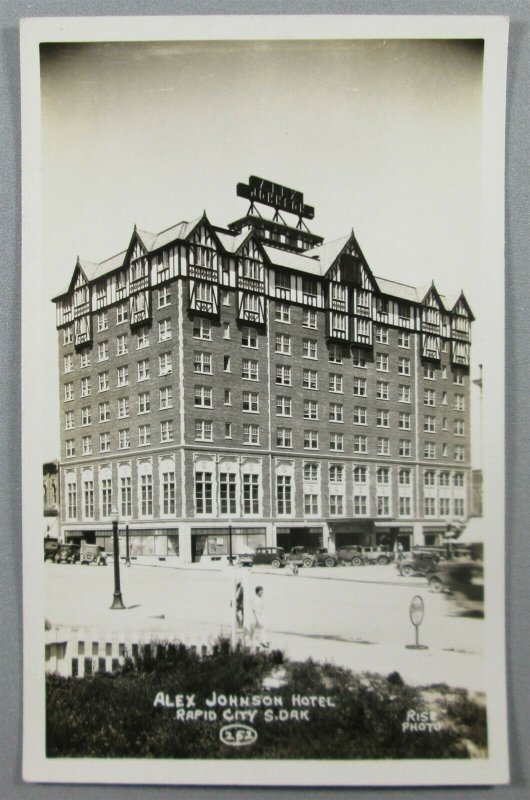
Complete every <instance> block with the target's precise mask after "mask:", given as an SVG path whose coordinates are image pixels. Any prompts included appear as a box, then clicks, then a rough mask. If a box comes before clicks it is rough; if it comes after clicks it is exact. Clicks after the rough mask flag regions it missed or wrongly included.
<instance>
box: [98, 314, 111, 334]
mask: <svg viewBox="0 0 530 800" xmlns="http://www.w3.org/2000/svg"><path fill="white" fill-rule="evenodd" d="M108 327H109V319H108V317H107V312H106V311H101V312H100V313H99V314H98V315H97V317H96V328H97V331H98V333H101V331H106V330H107V328H108Z"/></svg>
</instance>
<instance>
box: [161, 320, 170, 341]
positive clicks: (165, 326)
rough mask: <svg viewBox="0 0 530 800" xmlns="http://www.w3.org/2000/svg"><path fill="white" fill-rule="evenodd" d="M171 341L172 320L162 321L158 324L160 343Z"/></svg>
mask: <svg viewBox="0 0 530 800" xmlns="http://www.w3.org/2000/svg"><path fill="white" fill-rule="evenodd" d="M168 339H171V320H170V319H161V320H160V322H159V323H158V341H159V342H167V340H168Z"/></svg>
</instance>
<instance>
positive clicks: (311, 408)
mask: <svg viewBox="0 0 530 800" xmlns="http://www.w3.org/2000/svg"><path fill="white" fill-rule="evenodd" d="M304 419H318V403H317V401H316V400H304Z"/></svg>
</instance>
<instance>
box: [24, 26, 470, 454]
mask: <svg viewBox="0 0 530 800" xmlns="http://www.w3.org/2000/svg"><path fill="white" fill-rule="evenodd" d="M482 55H483V52H482V46H481V44H479V43H478V42H465V41H461V42H456V41H452V42H451V41H428V42H427V41H414V42H413V41H405V40H393V41H390V40H387V41H380V40H379V41H378V40H375V41H322V42H318V41H313V42H309V41H307V42H306V41H296V42H295V41H286V42H279V41H277V42H265V41H264V42H237V41H235V42H229V43H227V42H159V43H109V44H60V45H45V46H43V47H42V49H41V77H42V186H43V197H42V201H43V202H42V207H43V253H42V270H43V273H42V275H43V282H42V285H43V298H44V302H45V303H47V301H48V298H51V297H52V296H54V295H55V294H57V293H59V292H60V291H63V290H64V289H65V288H66V287H67V285H68V282H69V280H70V277H71V273H72V270H73V267H74V264H75V260H76V256H77V254H79V255H80V256H81V257H82V258H86V259H88V260H93V261H100V260H102V259H104V258H106V257H108V256H110V255H113V254H114V253H116V252H118V251H120V250H123V249H124V248H125V247H126V246H127V244H128V242H129V239H130V236H131V234H132V230H133V226H134V224H135V223H136V224H138V226H139V227H141V228H144V229H147V230H151V231H158V230H162V229H164V228H167V227H168V226H170V225H172V224H173V223H175V222H177V221H180V220H182V219H186V220H189V219H193V218H195V217H197V216H199V215H200V214H201V213H202V211H203V209H205V210H206V212H207V214H208V216H209V218H210V220H211V221H212V222H213V223H214V224H219V225H226V224H227V223H228V222H231V221H232V220H234V219H236V218H238V217H239V216H241V215H242V214H243V212H244V211H245V210H246V206H247V203H246V201H244V200H242V199H241V198H238V197H237V196H236V192H235V187H236V183H237V182H238V181H245V182H246V180H247V179H248V176H249V175H251V174H256V175H260V176H262V177H265V178H268V179H270V180H273V181H275V182H277V183H281V184H284V185H287V186H289V187H291V188H294V189H298V190H301V191H302V192H303V193H304V199H305V202H306V203H308V204H310V205H313V206H314V207H315V219H314V220H313V222H312V223H311V224H310V228H311V230H313V231H314V232H315V233H318V234H320V235H322V236H324V237H325V238H326V239H333V238H336V237H338V236H340V235H342V234H344V233H346V232H347V231H349V230H351V228H353V229H354V230H355V233H356V235H357V238H358V240H359V243H360V245H361V247H362V249H363V252H364V254H365V256H366V257H367V259H368V263H369V264H370V266H371V268H372V270H373V272H374V273H375V274H376V275H380V276H383V277H386V278H391V279H394V280H398V281H401V282H410V283H414V284H425V283H427V282H429V281H430V280H432V279H434V281H435V283H436V285H437V286H438V288H439V290H440V291H441V292H442V293H443V292H448V293H449V292H451V293H452V292H454V291H458V290H460V289H462V288H463V289H464V291H465V292H466V295H467V296H468V299H469V302H470V304H471V307H472V309H473V311H474V312H475V315H476V316H477V323H476V324H475V326H474V342H475V344H474V363H475V369H476V365H477V364H478V363H480V362H481V361H482V351H481V339H482V333H481V330H482V326H483V324H484V323H483V320H482V319H481V315H480V311H481V306H482V297H481V290H482V283H483V282H482V281H481V280H479V276H480V248H481V241H480V226H481V216H480V215H481V205H480V183H481V90H482ZM45 313H46V325H47V329H46V330H45V331H44V332H43V342H42V344H43V359H45V361H46V364H47V371H48V374H49V375H50V380H49V382H48V383H47V384H46V386H45V387H44V388H43V391H44V392H45V394H46V400H48V401H49V404H50V405H49V408H51V409H52V410H53V412H54V413H52V414H50V415H49V418H48V422H47V425H46V435H45V436H44V437H43V441H42V443H41V444H40V446H41V447H42V449H43V453H42V459H41V460H46V459H49V458H53V457H57V456H58V424H59V423H58V414H56V413H55V409H56V408H57V365H56V362H57V350H56V335H55V328H54V321H55V318H54V311H53V307H52V305H51V303H50V304H49V305H48V306H47V311H46V312H45ZM50 420H51V421H52V422H53V424H51V425H50Z"/></svg>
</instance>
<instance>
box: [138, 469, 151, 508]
mask: <svg viewBox="0 0 530 800" xmlns="http://www.w3.org/2000/svg"><path fill="white" fill-rule="evenodd" d="M140 514H141V515H142V517H150V516H152V514H153V476H152V475H140Z"/></svg>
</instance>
